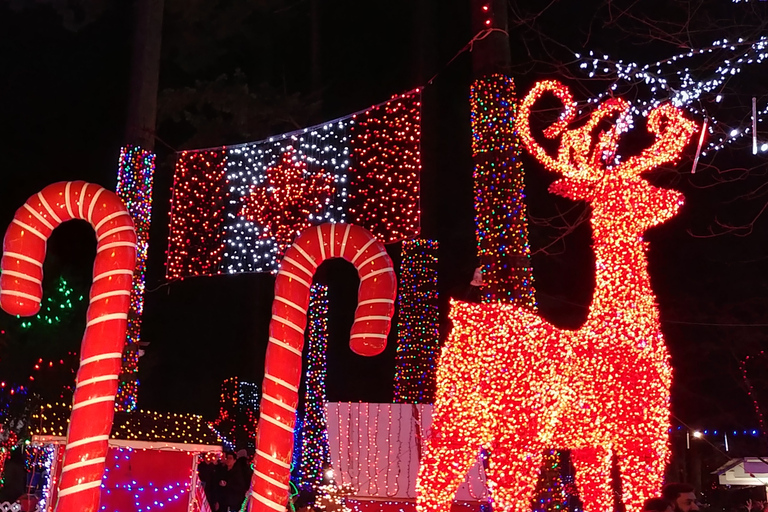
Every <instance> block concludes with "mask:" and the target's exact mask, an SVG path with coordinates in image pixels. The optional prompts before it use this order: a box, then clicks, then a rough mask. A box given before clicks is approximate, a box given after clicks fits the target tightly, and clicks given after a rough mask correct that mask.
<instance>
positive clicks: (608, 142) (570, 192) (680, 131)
mask: <svg viewBox="0 0 768 512" xmlns="http://www.w3.org/2000/svg"><path fill="white" fill-rule="evenodd" d="M546 92H550V93H552V94H553V95H554V96H555V97H557V98H558V99H559V100H560V101H561V102H562V103H563V106H564V111H563V113H562V114H561V116H560V119H558V121H556V122H555V123H554V124H552V125H551V126H549V127H548V128H547V129H546V130H544V136H545V137H547V138H549V139H555V138H557V137H558V136H561V140H560V148H559V149H558V152H557V156H556V157H554V158H553V157H551V156H550V155H549V154H547V152H546V151H545V150H544V149H543V148H542V147H541V146H540V145H539V144H538V143H537V142H536V141H535V140H534V138H533V136H532V135H531V129H530V125H529V117H530V113H531V107H532V106H533V103H534V102H535V101H536V100H537V99H539V98H540V97H541V96H542V95H543V94H544V93H546ZM575 117H576V107H575V103H574V101H573V96H572V95H571V93H570V91H569V90H568V89H567V88H566V87H565V86H563V85H562V84H560V83H559V82H556V81H552V80H550V81H544V82H539V83H538V84H536V86H535V87H534V88H533V89H532V90H531V91H530V92H529V93H528V95H527V96H526V97H525V99H524V100H523V102H522V104H521V106H520V109H519V110H518V115H517V121H516V123H515V128H516V130H517V133H518V134H519V136H520V139H521V140H522V142H523V144H524V145H525V147H526V149H527V150H528V151H529V152H530V153H531V154H532V155H533V156H534V157H535V158H536V159H537V160H538V161H539V162H541V163H542V164H543V165H544V166H545V167H546V168H547V169H549V170H551V171H555V172H557V173H559V174H561V175H562V178H561V179H560V180H558V181H556V182H554V183H552V185H551V186H550V189H549V190H550V192H553V193H555V194H558V195H561V196H564V197H568V198H570V199H576V200H586V201H587V202H588V203H590V204H591V205H592V207H593V209H594V215H597V216H600V215H601V214H603V215H606V216H612V217H614V218H617V220H618V219H619V218H620V219H621V222H622V223H623V224H624V225H625V226H626V227H629V228H630V229H637V230H645V229H646V228H648V227H650V226H652V225H655V224H659V223H661V222H663V221H665V220H667V219H668V218H670V217H672V216H674V215H675V213H677V211H678V209H679V208H680V206H681V205H682V200H683V196H682V194H681V193H680V192H677V191H674V190H669V189H663V188H659V187H654V186H652V185H651V184H650V183H648V182H647V181H646V180H645V179H643V178H642V177H641V174H642V173H643V172H645V171H649V170H652V169H654V168H656V167H658V166H660V165H662V164H665V163H668V162H673V161H675V160H677V159H678V158H679V157H680V154H681V153H682V151H683V148H684V147H685V145H686V144H687V143H688V141H689V139H690V137H691V135H693V133H694V132H695V131H696V125H695V124H694V123H693V122H692V121H689V120H688V119H686V118H685V117H683V114H682V112H681V111H680V110H679V109H677V108H675V107H673V106H671V105H669V104H665V105H661V106H659V107H657V108H655V109H654V110H653V111H652V112H651V113H650V115H649V116H648V130H649V131H650V132H651V133H652V134H654V135H655V141H654V143H653V144H652V145H651V146H650V147H648V148H646V149H645V150H644V151H643V152H642V153H640V154H639V155H635V156H632V157H630V158H628V159H627V160H626V161H624V162H621V163H618V164H616V163H615V160H616V151H617V148H618V142H619V137H620V136H621V134H623V133H625V132H626V131H628V129H629V125H630V119H629V104H628V103H627V102H626V101H624V100H623V99H618V98H611V99H609V100H608V101H606V102H604V103H602V104H601V105H600V106H599V107H598V108H597V110H595V111H594V112H593V113H592V116H591V117H590V119H589V120H588V121H587V122H586V124H584V125H583V126H580V127H578V128H573V129H568V125H569V124H570V123H571V122H572V121H573V120H574V118H575ZM611 120H613V124H612V125H609V126H608V128H607V129H606V122H607V121H611Z"/></svg>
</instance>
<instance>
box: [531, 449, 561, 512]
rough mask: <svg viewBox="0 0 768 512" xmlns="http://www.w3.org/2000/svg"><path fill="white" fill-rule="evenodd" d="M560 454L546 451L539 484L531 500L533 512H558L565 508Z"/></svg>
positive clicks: (554, 451)
mask: <svg viewBox="0 0 768 512" xmlns="http://www.w3.org/2000/svg"><path fill="white" fill-rule="evenodd" d="M560 459H561V457H560V452H558V451H557V450H547V452H546V453H545V454H544V463H543V466H542V473H541V476H540V477H539V482H538V484H537V485H536V497H535V498H534V500H533V504H532V505H533V506H532V509H533V512H558V511H560V510H565V508H566V496H565V487H564V486H563V478H562V476H561V472H562V464H561V460H560Z"/></svg>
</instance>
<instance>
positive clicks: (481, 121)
mask: <svg viewBox="0 0 768 512" xmlns="http://www.w3.org/2000/svg"><path fill="white" fill-rule="evenodd" d="M470 106H471V121H472V158H473V160H474V164H475V172H474V192H475V224H476V231H475V234H476V238H477V251H478V256H479V258H480V264H481V265H482V267H483V285H482V288H481V292H482V296H483V302H495V301H502V302H508V303H513V304H516V305H519V306H526V307H528V308H532V309H533V308H535V307H536V304H535V299H534V291H533V273H532V270H531V264H530V255H531V251H530V247H529V246H528V225H527V220H526V210H525V192H524V185H525V184H524V177H525V174H524V172H523V167H522V164H521V162H520V149H519V147H518V140H517V135H516V134H515V130H514V122H515V110H516V99H515V84H514V82H513V81H512V79H511V78H509V77H507V76H504V75H499V74H496V75H491V76H488V77H485V78H481V79H479V80H476V81H475V82H474V83H473V84H472V88H471V92H470Z"/></svg>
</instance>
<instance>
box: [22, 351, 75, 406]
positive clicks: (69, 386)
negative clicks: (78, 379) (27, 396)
mask: <svg viewBox="0 0 768 512" xmlns="http://www.w3.org/2000/svg"><path fill="white" fill-rule="evenodd" d="M79 365H80V358H79V357H78V355H77V353H76V352H67V354H66V356H64V357H62V358H60V359H58V360H53V359H51V360H50V361H45V360H44V359H43V358H38V360H37V362H36V363H35V364H34V366H33V367H32V371H31V372H30V374H29V377H28V378H27V379H28V380H29V381H30V386H32V387H34V384H32V383H33V382H42V383H45V382H47V381H48V382H50V381H51V380H53V381H54V382H57V381H63V383H64V384H63V386H62V387H61V389H60V390H59V396H58V397H57V398H58V399H62V400H66V401H69V400H71V399H72V393H73V392H74V391H75V374H76V373H77V368H78V366H79ZM61 372H63V373H64V375H63V379H62V378H60V377H61V375H55V374H56V373H61ZM57 377H58V378H57ZM54 379H55V380H54Z"/></svg>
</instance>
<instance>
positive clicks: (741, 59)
mask: <svg viewBox="0 0 768 512" xmlns="http://www.w3.org/2000/svg"><path fill="white" fill-rule="evenodd" d="M713 57H718V60H717V64H716V65H715V66H711V65H709V64H708V62H711V60H712V58H713ZM576 58H577V59H578V62H579V68H580V69H582V70H584V72H586V73H587V74H588V75H589V77H590V78H594V77H597V78H605V79H610V80H613V83H612V84H611V86H610V89H609V90H608V91H606V92H605V93H602V94H600V95H599V96H597V97H595V98H593V99H591V100H589V101H590V102H591V103H597V102H600V101H602V100H604V99H605V98H607V97H611V96H613V95H614V94H616V93H617V92H618V91H624V92H626V91H627V90H628V89H629V88H642V89H644V91H645V92H644V93H641V94H636V95H635V96H636V97H637V98H636V99H635V100H633V101H632V102H631V105H632V114H633V115H636V116H646V115H648V113H649V112H650V111H651V110H652V109H654V108H656V107H657V106H659V105H660V104H661V103H663V102H670V103H671V104H672V105H674V106H675V107H679V108H682V107H684V108H686V109H687V110H689V111H690V112H692V113H694V114H696V115H698V116H700V117H701V118H703V119H706V120H707V131H708V136H707V140H706V143H705V144H704V145H703V147H702V151H701V156H706V155H707V154H708V153H711V152H715V151H718V150H721V149H723V148H724V147H725V146H726V145H728V144H732V143H734V142H736V141H739V140H742V139H743V138H744V137H752V139H753V142H752V144H751V147H752V152H753V153H755V154H756V153H758V152H761V153H765V152H766V151H768V140H762V141H759V140H758V137H757V134H756V133H755V132H754V128H753V127H756V124H757V123H762V122H763V120H764V119H765V118H766V115H768V105H766V106H763V107H761V108H757V107H755V108H754V117H753V112H752V111H751V110H745V111H744V112H743V116H742V118H741V120H738V121H735V122H734V121H731V120H728V121H726V120H724V119H721V118H722V115H721V114H720V112H719V110H723V109H721V108H720V107H721V106H722V104H723V100H724V96H725V95H724V93H723V89H724V88H725V87H726V86H727V85H728V82H730V81H732V80H733V79H734V77H735V76H736V75H739V74H740V73H741V72H742V70H743V69H744V68H745V67H747V66H755V65H759V64H762V63H763V62H764V61H765V60H766V58H768V37H766V36H761V37H760V38H759V39H757V40H756V41H746V40H744V39H742V38H739V39H737V40H735V41H734V40H728V39H723V40H718V41H714V42H713V43H712V44H710V45H709V46H707V47H705V48H697V49H691V50H688V51H686V52H682V53H679V54H677V55H673V56H671V57H669V58H666V59H662V60H658V61H656V62H654V63H649V64H642V65H641V64H639V63H636V62H626V61H623V60H619V61H616V60H613V59H612V58H611V57H610V56H609V55H605V54H603V55H599V54H595V52H594V51H590V52H589V53H587V54H585V55H582V54H576ZM704 58H706V59H707V60H706V61H704V62H701V63H700V62H698V61H697V60H702V59H704ZM713 68H714V69H713ZM726 100H727V98H726ZM745 120H746V122H745Z"/></svg>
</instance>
